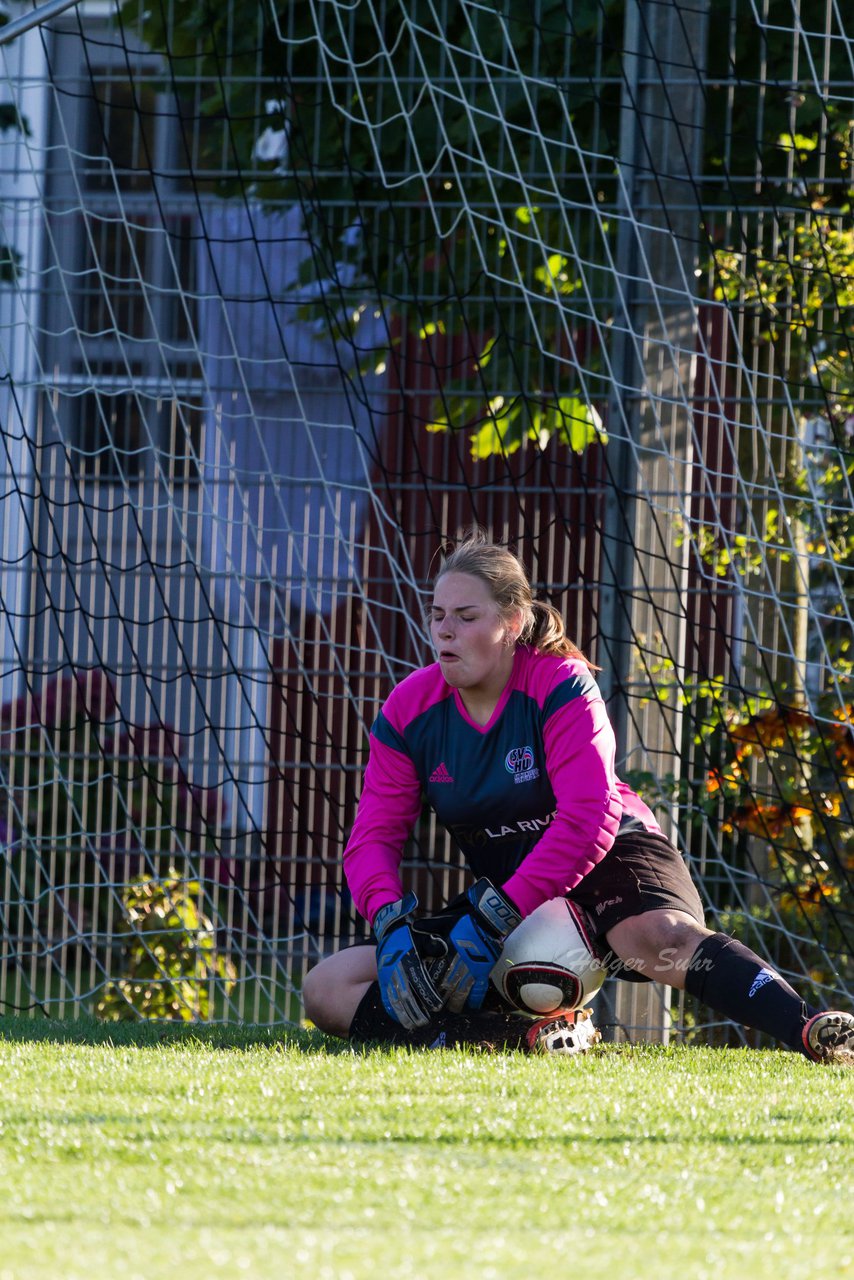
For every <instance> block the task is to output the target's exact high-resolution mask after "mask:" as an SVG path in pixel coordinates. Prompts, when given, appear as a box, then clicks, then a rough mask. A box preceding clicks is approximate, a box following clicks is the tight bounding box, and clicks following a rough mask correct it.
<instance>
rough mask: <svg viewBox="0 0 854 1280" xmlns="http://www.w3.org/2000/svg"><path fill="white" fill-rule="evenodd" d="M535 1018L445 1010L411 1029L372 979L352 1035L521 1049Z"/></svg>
mask: <svg viewBox="0 0 854 1280" xmlns="http://www.w3.org/2000/svg"><path fill="white" fill-rule="evenodd" d="M533 1022H534V1019H533V1018H527V1017H526V1016H525V1015H524V1014H523V1013H511V1012H508V1013H499V1012H492V1011H491V1010H488V1011H482V1010H478V1011H477V1012H473V1013H449V1012H448V1011H447V1010H443V1011H442V1012H441V1013H438V1014H437V1015H436V1017H435V1018H431V1020H430V1022H428V1023H427V1025H426V1026H424V1027H416V1028H415V1030H414V1031H407V1029H406V1027H402V1026H401V1025H400V1023H399V1022H395V1020H394V1018H393V1017H392V1016H391V1014H390V1013H388V1012H387V1010H386V1008H385V1006H384V1005H383V1002H382V999H381V997H380V984H379V983H378V982H373V983H371V985H370V987H368V990H367V991H366V992H365V994H364V996H363V997H362V1000H361V1002H360V1004H359V1007H358V1009H357V1010H356V1012H355V1014H354V1015H353V1021H352V1022H351V1024H350V1039H351V1040H359V1041H372V1040H373V1041H379V1042H381V1043H382V1044H408V1045H411V1046H412V1047H413V1048H422V1049H446V1048H447V1049H451V1048H454V1047H455V1046H457V1045H461V1044H476V1045H480V1046H482V1047H484V1048H493V1049H521V1048H523V1047H524V1043H525V1035H526V1033H527V1032H528V1031H529V1030H530V1029H531V1026H532V1024H533Z"/></svg>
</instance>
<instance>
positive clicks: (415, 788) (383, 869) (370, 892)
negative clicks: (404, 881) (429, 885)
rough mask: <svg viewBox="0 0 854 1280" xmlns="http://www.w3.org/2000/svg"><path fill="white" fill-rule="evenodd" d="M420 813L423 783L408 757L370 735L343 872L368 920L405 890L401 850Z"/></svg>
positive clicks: (358, 906) (354, 897)
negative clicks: (402, 878)
mask: <svg viewBox="0 0 854 1280" xmlns="http://www.w3.org/2000/svg"><path fill="white" fill-rule="evenodd" d="M420 812H421V786H420V783H419V781H418V777H417V775H416V772H415V768H414V766H413V764H412V761H411V760H410V758H409V756H407V755H405V754H404V753H403V752H401V751H396V750H395V749H394V748H393V747H390V746H387V745H386V743H384V742H381V741H380V739H379V738H378V737H376V735H375V734H373V733H372V734H371V748H370V756H369V758H368V765H367V768H366V769H365V778H364V782H363V784H362V794H361V798H360V800H359V808H358V812H357V814H356V821H355V822H354V824H353V830H352V832H351V833H350V839H349V840H348V842H347V847H346V849H345V850H344V874H345V876H346V878H347V883H348V885H349V887H350V892H351V893H352V895H353V899H354V901H355V903H356V907H357V908H358V910H359V911H360V912H361V914H362V915H363V916H364V917H365V919H366V920H368V921H369V922H370V923H371V924H372V923H373V920H374V916H375V915H376V914H377V912H378V911H379V909H380V907H382V906H385V904H386V903H387V902H395V901H396V900H397V899H398V898H400V897H401V896H402V894H403V888H402V885H401V880H400V862H401V858H402V856H403V848H404V845H405V844H406V841H407V838H408V836H409V834H410V832H411V831H412V828H413V826H414V825H415V822H416V820H417V818H418V815H419V813H420Z"/></svg>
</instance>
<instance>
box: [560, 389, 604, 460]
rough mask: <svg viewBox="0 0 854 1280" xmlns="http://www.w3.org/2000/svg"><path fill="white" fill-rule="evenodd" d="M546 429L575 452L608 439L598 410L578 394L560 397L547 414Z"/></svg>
mask: <svg viewBox="0 0 854 1280" xmlns="http://www.w3.org/2000/svg"><path fill="white" fill-rule="evenodd" d="M546 429H547V430H548V431H549V434H554V435H556V436H557V438H558V440H559V441H560V442H561V443H562V444H567V445H569V447H570V449H572V450H573V451H574V452H575V453H583V452H584V450H585V449H586V448H587V446H588V445H590V444H596V443H600V444H605V443H607V439H608V437H607V436H606V434H605V432H604V431H603V429H602V418H601V416H600V415H599V412H598V411H597V410H596V409H595V408H594V406H593V405H592V404H587V403H585V402H584V401H583V400H581V399H579V397H578V396H561V397H560V399H559V400H558V402H557V405H556V406H555V407H553V408H552V410H551V412H550V413H548V414H547V419H546Z"/></svg>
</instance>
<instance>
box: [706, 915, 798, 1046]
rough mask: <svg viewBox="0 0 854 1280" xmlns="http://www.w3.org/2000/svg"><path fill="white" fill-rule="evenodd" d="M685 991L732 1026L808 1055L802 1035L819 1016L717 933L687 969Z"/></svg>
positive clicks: (744, 951)
mask: <svg viewBox="0 0 854 1280" xmlns="http://www.w3.org/2000/svg"><path fill="white" fill-rule="evenodd" d="M685 990H686V991H687V992H688V993H689V995H692V996H696V997H697V999H698V1000H702V1002H703V1004H707V1005H708V1006H709V1008H710V1009H714V1010H715V1012H716V1013H722V1014H723V1015H724V1016H725V1017H727V1018H732V1020H733V1022H740V1023H741V1024H742V1026H745V1027H753V1029H754V1030H755V1031H766V1032H768V1034H769V1035H772V1036H774V1037H776V1039H777V1040H781V1041H782V1042H783V1044H787V1045H788V1046H789V1048H790V1049H799V1050H800V1051H801V1052H804V1047H803V1042H802V1039H801V1031H802V1030H803V1027H804V1024H805V1022H806V1021H807V1019H808V1018H809V1017H811V1016H812V1014H813V1013H814V1012H815V1010H812V1009H808V1008H807V1006H806V1004H804V1002H803V1000H802V999H801V997H800V996H799V995H798V993H797V992H796V991H795V990H794V989H793V988H792V987H790V986H789V984H788V982H786V980H785V979H784V978H781V977H780V975H779V974H778V973H776V972H775V971H774V970H773V969H772V968H771V967H770V965H767V964H764V963H763V961H762V960H760V959H759V956H757V955H756V954H755V952H753V951H751V950H750V948H749V947H745V946H744V944H743V943H741V942H737V941H736V940H735V938H729V937H727V935H726V934H725V933H713V934H712V936H711V937H710V938H704V939H703V941H702V942H701V943H700V945H699V947H698V948H697V950H696V951H695V952H694V954H693V956H692V957H691V961H690V964H689V965H688V969H687V972H686V974H685Z"/></svg>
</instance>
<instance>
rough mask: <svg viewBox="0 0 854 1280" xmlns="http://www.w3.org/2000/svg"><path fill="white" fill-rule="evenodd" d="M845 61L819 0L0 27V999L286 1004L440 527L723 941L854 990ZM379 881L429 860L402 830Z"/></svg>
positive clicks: (315, 944)
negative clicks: (507, 557) (515, 586)
mask: <svg viewBox="0 0 854 1280" xmlns="http://www.w3.org/2000/svg"><path fill="white" fill-rule="evenodd" d="M851 47H852V46H851V42H850V32H846V30H845V27H844V25H843V15H842V11H841V9H840V8H839V6H836V5H825V4H822V5H820V6H819V5H815V4H811V3H807V2H806V0H803V2H802V3H794V2H793V3H786V4H783V3H776V2H775V3H770V0H769V3H766V4H765V5H763V6H761V7H760V6H757V5H755V4H752V3H745V2H744V0H732V2H731V3H730V2H727V3H719V2H718V0H708V2H707V3H702V4H693V5H691V6H690V7H689V6H686V5H681V4H675V3H669V2H668V3H661V4H655V5H640V4H638V3H635V0H628V2H627V3H625V4H624V3H615V2H613V0H600V2H599V3H574V4H571V5H568V4H565V3H563V2H560V3H557V2H550V0H536V3H533V4H531V3H526V4H524V5H522V4H516V3H509V2H508V3H506V4H501V5H497V6H496V5H495V4H489V5H483V4H474V3H468V2H465V3H456V2H455V3H438V2H437V3H430V2H429V0H417V2H416V3H407V4H402V3H395V2H393V0H388V2H387V3H365V2H364V0H360V3H357V4H352V5H346V6H344V5H338V4H334V3H326V4H323V5H312V4H309V3H302V2H300V3H295V2H293V0H292V2H290V3H288V4H284V3H277V2H276V0H271V3H269V4H266V5H263V6H258V7H257V8H256V9H253V10H252V12H251V13H250V14H248V15H247V14H246V13H244V12H242V11H239V10H238V9H237V7H236V6H233V5H224V6H221V7H220V9H219V10H217V11H216V12H214V11H211V12H210V13H209V14H207V15H206V18H205V22H204V24H203V26H202V27H200V26H199V15H198V13H197V10H196V8H195V7H194V6H192V5H190V4H189V0H172V2H171V3H169V4H165V5H162V6H155V7H150V8H149V7H145V6H141V5H138V4H136V3H135V2H129V3H127V4H125V5H124V6H123V7H122V8H121V9H116V8H114V7H113V6H111V5H98V4H86V3H84V4H81V5H79V6H78V7H77V8H76V9H75V10H71V11H69V12H68V13H66V14H64V15H62V16H60V17H58V18H56V19H54V20H53V21H51V22H50V23H48V24H47V25H40V26H36V27H34V28H33V29H32V30H31V31H30V32H28V33H26V34H24V35H21V36H19V37H18V38H17V39H16V40H15V41H13V42H10V43H8V44H7V45H5V46H3V47H2V50H0V54H2V57H3V69H4V74H5V88H4V91H3V94H2V101H0V113H2V114H0V147H1V148H2V155H3V163H2V165H0V212H1V213H2V228H0V241H2V242H3V243H5V249H4V250H3V252H2V259H0V269H2V272H3V277H4V281H5V283H4V284H3V285H2V286H0V343H2V351H3V358H4V361H5V364H6V374H7V376H6V378H5V380H4V382H3V383H2V386H0V397H2V410H3V413H2V432H3V444H4V450H5V454H4V460H5V466H4V481H3V489H2V497H0V504H2V505H0V511H2V521H3V524H2V528H3V544H2V562H0V628H2V637H3V658H2V661H3V666H2V670H0V692H2V701H3V726H2V756H0V768H1V769H2V771H3V777H4V780H5V787H6V795H7V804H6V812H5V819H4V820H5V835H4V855H3V856H4V861H3V876H4V880H3V904H4V905H3V920H2V925H3V933H2V937H3V943H2V947H3V950H2V959H0V966H2V967H0V996H2V999H3V1000H4V1001H5V1007H6V1008H7V1009H13V1008H38V1007H41V1008H45V1009H47V1010H48V1011H49V1012H59V1013H65V1012H67V1011H69V1010H70V1009H79V1008H86V1009H92V1008H94V1007H96V1006H97V1005H98V1004H99V1002H101V1004H102V1012H103V1013H105V1014H109V1015H115V1014H116V1013H127V1014H130V1015H133V1016H138V1015H139V1014H141V1013H142V1014H150V1013H153V1014H155V1015H159V1016H170V1015H171V1016H196V1017H198V1016H202V1017H205V1016H208V1017H223V1018H232V1017H243V1018H251V1019H254V1020H271V1019H281V1018H293V1017H296V1016H298V1010H299V1005H298V995H297V993H298V989H299V985H300V981H301V977H302V974H303V972H304V970H305V966H306V964H307V963H310V962H311V960H312V959H313V958H315V957H317V956H318V955H320V954H322V953H324V952H325V951H327V950H329V949H331V948H332V947H334V946H336V945H340V944H341V943H346V942H347V941H349V940H352V939H353V938H355V937H357V936H360V933H361V930H362V926H361V924H360V923H359V922H358V921H357V920H356V919H355V917H354V916H353V913H352V908H351V905H350V901H349V897H348V894H347V891H346V887H345V885H344V883H343V880H342V875H341V869H340V854H341V849H342V847H343V843H344V841H345V839H346V833H347V831H348V829H349V825H350V823H351V821H352V816H353V812H354V806H355V797H356V795H357V792H358V781H359V776H360V772H361V768H362V765H363V762H364V745H365V728H366V726H367V725H369V724H370V722H371V720H372V718H373V715H374V714H375V712H376V709H377V707H378V705H379V702H380V701H381V699H382V697H384V696H385V694H386V693H387V692H388V690H389V689H390V687H391V686H392V684H393V683H394V682H395V681H396V680H397V679H399V678H400V677H401V676H402V675H403V674H405V673H406V671H408V670H409V669H411V668H412V667H413V666H415V665H417V664H418V663H420V662H422V661H424V660H425V658H426V657H427V653H428V650H427V645H426V637H425V635H424V633H423V629H422V624H421V603H422V598H423V597H422V593H423V591H424V590H425V587H426V584H427V582H428V581H429V575H430V567H431V562H432V560H433V557H434V555H435V552H436V549H437V547H438V546H439V544H440V543H441V541H442V539H443V538H445V537H446V536H448V535H453V534H454V533H455V531H456V530H457V529H458V528H459V527H460V526H463V525H466V524H468V523H470V522H472V521H473V520H477V521H478V522H480V523H481V524H484V525H486V526H488V527H490V528H491V529H492V530H493V531H494V532H495V534H496V535H497V536H499V537H501V538H506V539H508V540H510V541H511V542H512V543H513V545H514V546H517V547H518V548H519V550H520V551H521V552H522V554H523V557H524V559H525V560H526V562H527V563H528V565H529V567H530V568H531V569H532V571H533V576H534V579H535V582H536V585H537V587H538V589H539V591H540V592H541V593H542V594H544V595H545V596H547V597H548V598H550V599H552V600H553V602H554V603H556V604H557V605H558V606H559V607H560V608H561V610H562V611H563V612H564V614H565V616H566V617H567V620H568V623H569V626H570V630H571V631H572V632H573V633H574V634H575V636H576V638H577V639H578V641H579V643H581V644H582V646H583V647H585V648H586V649H587V650H588V651H589V652H590V653H591V655H592V656H593V657H594V658H595V660H596V661H598V662H599V663H600V665H601V666H602V668H603V671H602V675H601V684H602V686H603V691H604V692H605V694H606V696H607V697H608V699H609V706H610V709H611V713H612V716H613V719H614V722H615V726H616V728H617V730H618V738H619V743H620V752H621V769H622V773H623V776H626V777H627V778H629V779H630V780H632V781H634V782H635V783H636V785H638V786H639V787H641V788H642V789H643V791H644V794H645V795H646V797H647V798H648V799H649V800H650V802H651V803H653V804H655V805H656V807H657V810H658V812H659V815H660V817H661V820H662V821H663V822H664V823H666V824H667V827H668V830H669V831H670V832H671V833H672V835H673V837H674V839H676V840H677V841H678V843H679V844H680V847H681V848H682V849H683V851H684V852H685V854H686V856H687V857H688V858H689V860H690V862H691V865H692V868H693V870H694V872H695V874H696V876H697V878H698V880H699V881H700V883H701V885H702V889H703V894H704V898H705V901H706V903H707V906H708V908H709V913H710V919H711V920H712V922H713V923H715V924H716V925H717V926H718V927H724V928H726V929H727V930H730V931H735V932H737V933H738V934H739V936H742V937H744V938H745V940H746V941H748V942H749V943H750V944H751V945H753V946H755V947H757V949H759V950H760V951H761V952H762V953H763V954H764V955H767V956H768V957H769V958H770V959H773V960H774V961H775V962H776V963H777V964H778V966H779V967H780V968H781V969H782V970H784V971H785V972H786V973H788V974H789V975H790V976H792V977H793V979H794V980H796V982H797V984H798V986H799V988H800V989H802V990H804V992H805V994H807V995H808V996H810V997H811V998H814V999H818V1000H821V1001H827V1000H830V999H831V998H839V997H840V996H845V995H846V994H847V995H849V996H850V991H851V983H852V971H851V959H850V956H851V939H852V898H851V877H852V858H854V838H852V827H854V823H852V813H851V794H852V790H851V786H852V784H851V779H852V777H854V738H852V728H851V725H852V701H854V699H852V691H851V683H850V682H851V662H852V657H851V649H850V643H851V641H850V637H851V612H850V598H851V593H850V583H851V564H852V549H854V541H853V540H854V523H852V501H851V498H852V494H851V472H852V461H851V436H852V424H854V403H853V402H852V389H854V376H852V359H851V356H852V352H851V338H850V334H851V323H850V321H851V314H852V301H853V300H854V240H852V234H851V231H850V199H851V167H850V166H851V154H852V146H851V123H850V121H851V116H852V94H854V66H852V56H851ZM407 862H408V866H409V870H410V874H411V877H412V881H413V884H414V885H415V887H417V888H418V890H419V893H420V895H421V897H422V901H424V902H425V903H426V904H427V905H428V906H429V905H430V904H431V903H433V902H437V901H438V900H439V899H440V898H441V897H442V896H444V895H446V894H447V893H449V892H450V891H452V890H454V889H456V887H457V886H458V883H459V880H460V875H461V871H460V867H459V861H458V856H457V854H456V852H455V850H454V849H453V847H452V846H451V845H449V844H448V843H447V842H446V839H445V837H444V835H443V834H442V833H441V832H440V831H438V830H436V828H435V825H434V824H433V822H432V820H431V819H429V818H427V817H425V819H424V822H423V824H422V825H421V827H420V828H419V830H418V831H417V832H416V834H415V838H414V840H413V843H412V846H411V847H410V848H409V849H408V851H407ZM164 904H165V905H164ZM170 904H171V908H172V910H173V911H174V912H175V913H177V914H176V916H175V919H174V920H173V924H172V926H171V928H170V929H169V930H166V931H163V929H162V927H161V928H160V931H158V925H157V921H158V920H162V918H163V917H162V914H161V915H158V911H162V910H167V911H168V909H169V905H170ZM175 921H177V923H175ZM164 940H165V941H164ZM161 944H163V945H165V946H166V947H167V952H168V955H167V960H165V961H164V960H163V958H162V957H161V958H160V960H158V959H157V955H158V951H157V948H158V946H160V945H161ZM182 948H183V950H182ZM167 961H168V963H167ZM196 963H199V964H201V965H202V970H201V977H199V976H198V974H196V972H195V970H193V965H195V964H196ZM158 964H159V965H160V967H159V968H158ZM169 964H171V965H172V968H171V969H169V968H168V965H169ZM146 993H147V994H146ZM160 996H162V997H163V1000H164V1003H162V1004H158V1002H157V1001H158V999H159V998H160ZM663 999H666V997H664V996H663V995H662V994H661V993H660V992H657V993H655V994H654V995H649V994H648V993H646V992H645V991H643V990H642V989H637V988H634V989H632V993H631V999H629V998H628V997H624V998H623V999H622V1001H621V1002H619V1003H618V1004H617V1005H615V1004H614V1003H613V1001H612V1002H611V1004H610V1005H609V1006H608V1012H604V1013H603V1015H602V1016H605V1017H607V1016H610V1017H611V1019H612V1020H613V1021H615V1022H620V1023H622V1024H624V1025H625V1024H632V1025H636V1026H653V1027H658V1026H659V1025H664V1022H666V1018H667V1014H666V1011H665V1010H664V1009H663V1007H662V1000H663ZM675 1012H676V1017H677V1022H678V1025H680V1026H681V1027H683V1028H685V1027H689V1026H690V1025H693V1022H694V1020H696V1019H700V1020H702V1019H703V1018H706V1017H707V1015H706V1014H705V1013H704V1012H703V1011H700V1010H694V1009H691V1008H690V1007H687V1008H686V1007H685V1005H684V1004H682V1005H680V1006H679V1007H678V1008H677V1009H676V1011H675ZM707 1033H708V1028H707Z"/></svg>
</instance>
